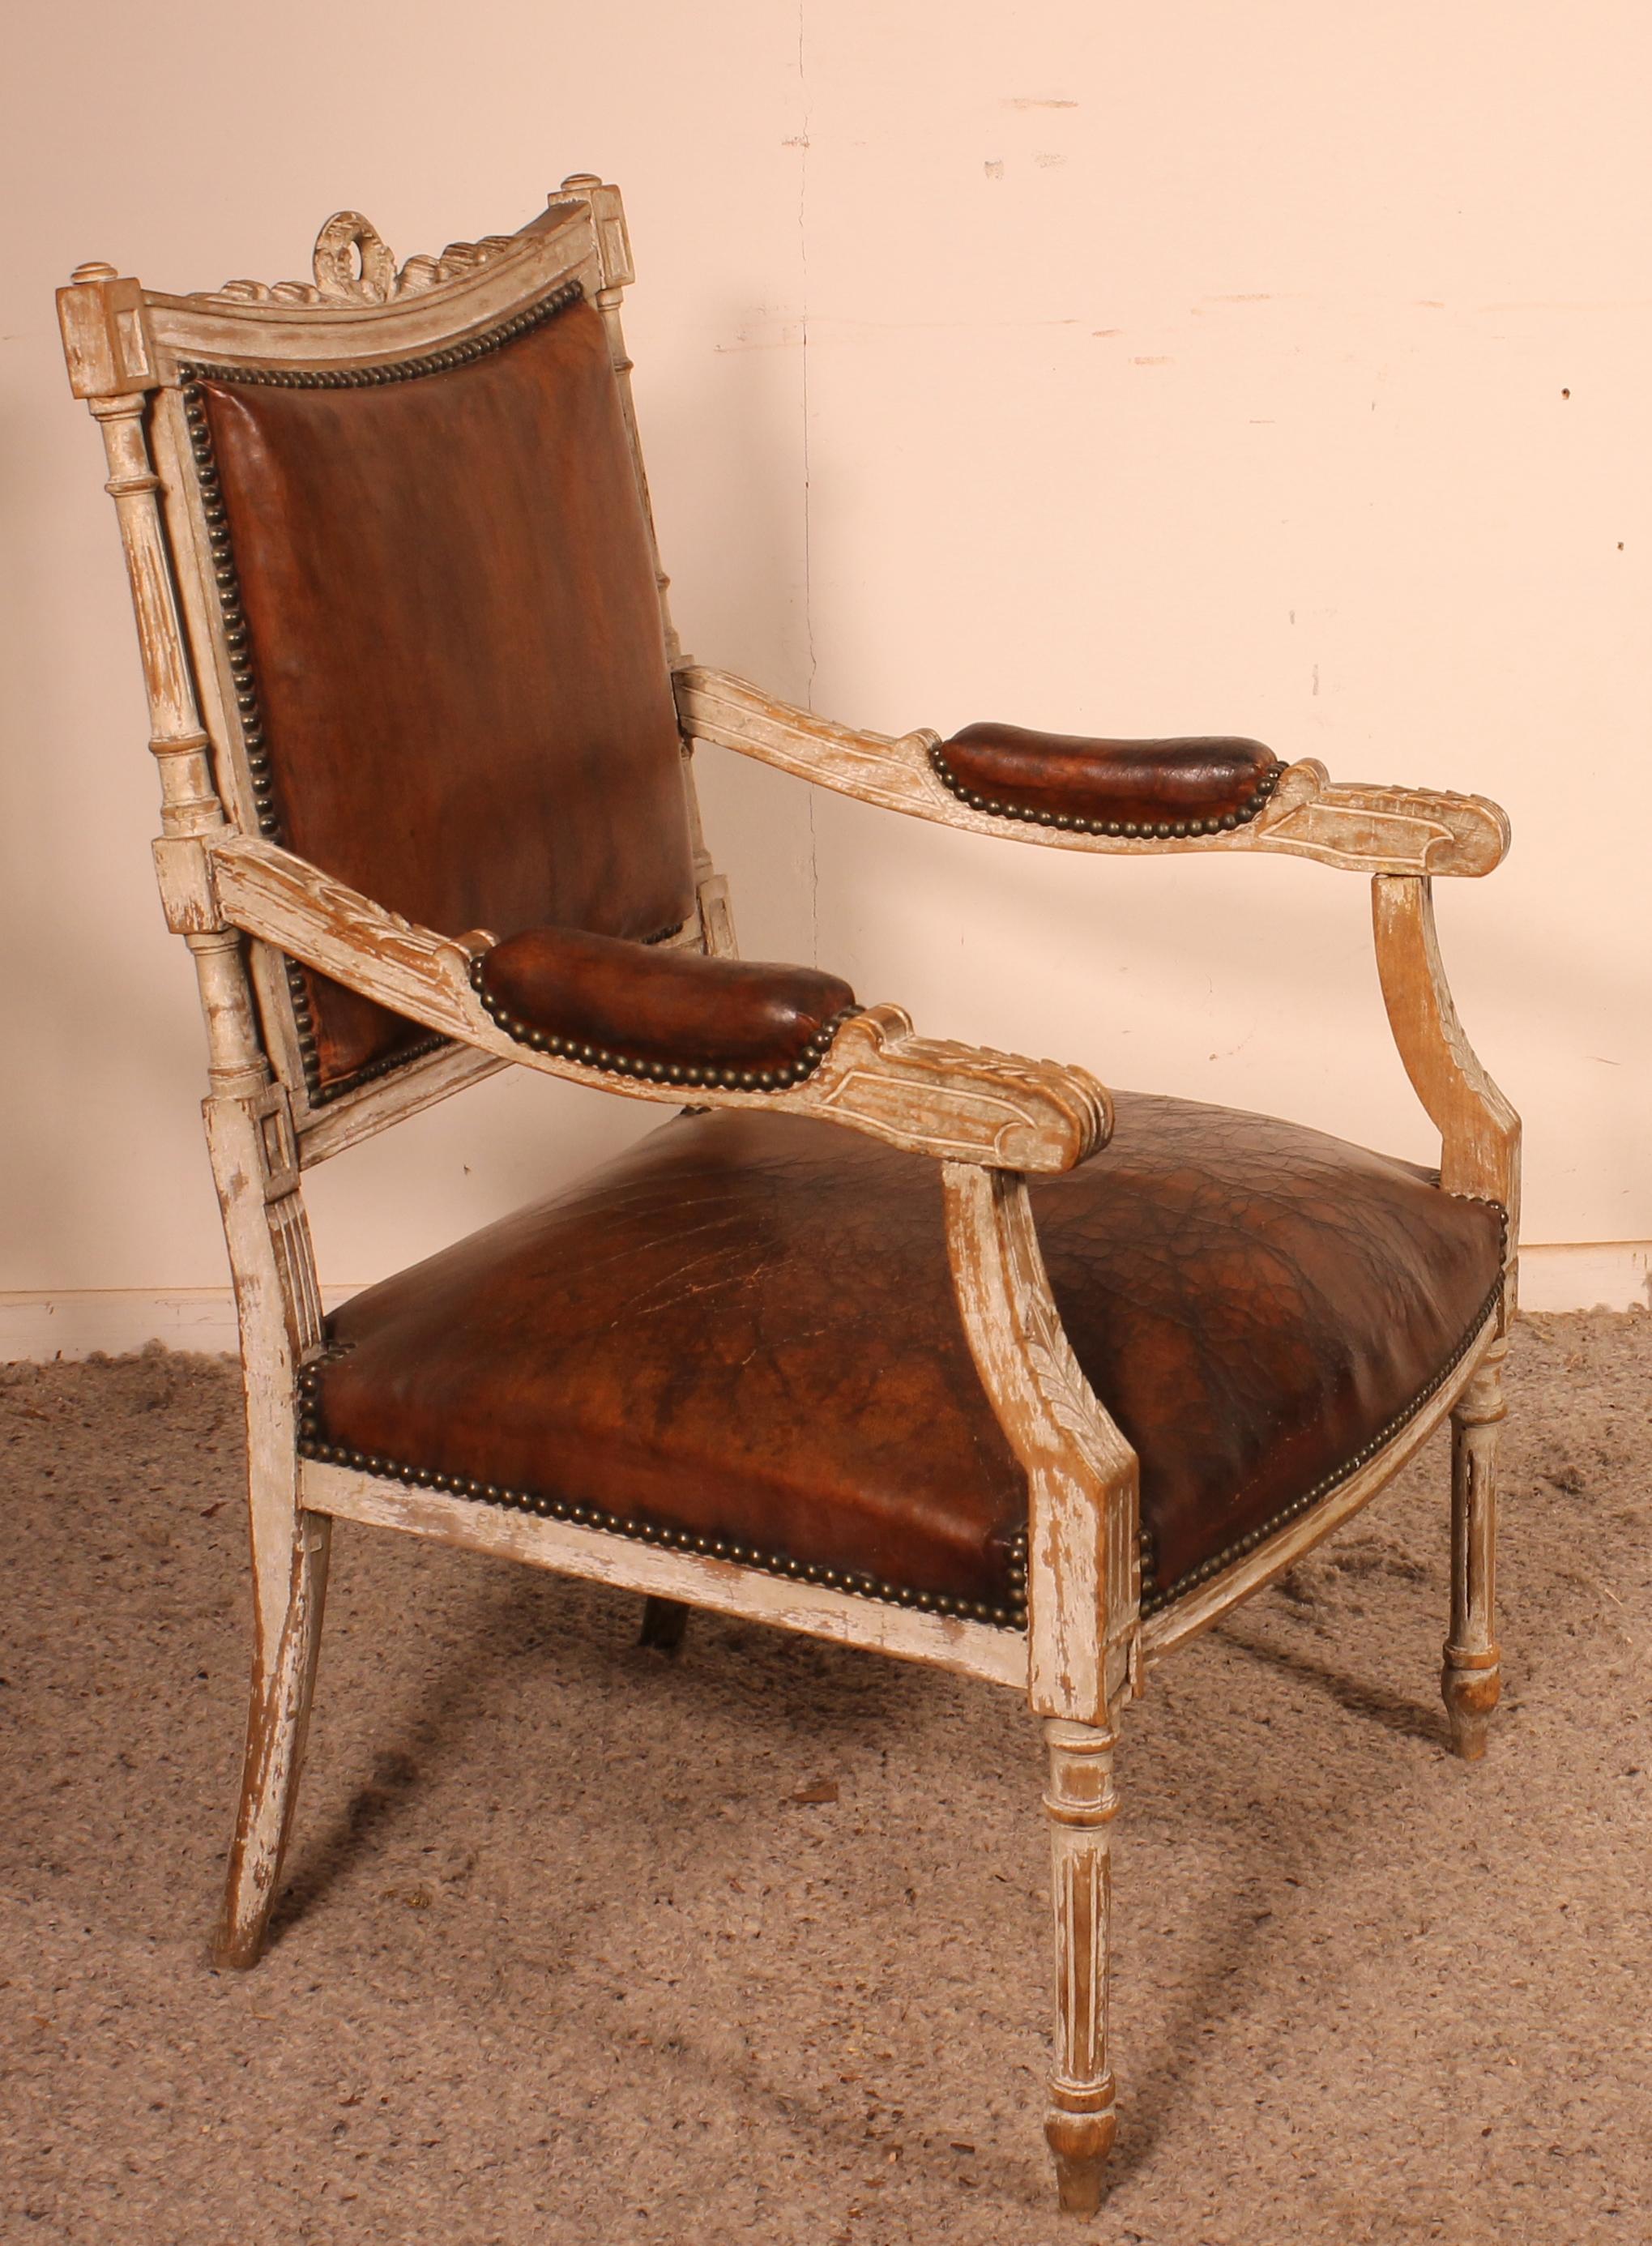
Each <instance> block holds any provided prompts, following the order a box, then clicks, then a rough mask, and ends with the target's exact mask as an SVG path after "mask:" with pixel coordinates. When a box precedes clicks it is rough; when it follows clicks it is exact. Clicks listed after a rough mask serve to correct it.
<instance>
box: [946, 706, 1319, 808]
mask: <svg viewBox="0 0 1652 2246" xmlns="http://www.w3.org/2000/svg"><path fill="white" fill-rule="evenodd" d="M941 752H942V756H943V757H944V758H945V759H946V761H947V765H948V768H949V769H950V771H951V773H952V776H953V779H955V781H956V782H957V784H958V785H959V786H961V787H962V788H964V789H965V790H967V791H969V792H970V793H974V794H977V795H982V796H985V797H986V798H988V800H989V801H992V802H996V803H1004V804H1016V805H1018V806H1021V807H1024V808H1026V809H1028V810H1030V811H1036V812H1038V813H1043V814H1044V815H1045V816H1047V817H1049V818H1051V819H1055V818H1058V817H1062V816H1065V817H1068V818H1076V819H1105V820H1119V821H1121V822H1126V823H1130V824H1132V825H1136V826H1142V827H1152V826H1154V825H1157V824H1159V823H1163V822H1169V823H1172V824H1182V823H1185V822H1187V821H1190V820H1210V819H1214V820H1220V819H1222V818H1223V817H1225V816H1227V814H1228V813H1234V814H1238V813H1243V812H1244V811H1245V810H1246V807H1247V806H1249V805H1251V804H1252V800H1253V798H1254V796H1255V793H1256V791H1257V789H1258V788H1259V786H1261V783H1262V781H1263V779H1265V777H1266V776H1267V775H1268V773H1269V772H1272V771H1273V769H1274V766H1275V763H1276V761H1277V759H1275V755H1274V752H1273V751H1272V750H1271V749H1268V748H1264V747H1263V745H1262V744H1261V742H1260V741H1244V740H1225V739H1197V740H1183V741H1105V740H1086V739H1084V738H1082V737H1080V736H1079V735H1077V734H1073V733H1035V732H1028V731H1026V730H1025V729H1024V728H1023V727H1022V726H1020V725H966V726H965V727H964V729H963V731H962V732H960V733H955V734H954V735H953V736H952V738H951V739H950V740H949V741H943V742H942V745H941Z"/></svg>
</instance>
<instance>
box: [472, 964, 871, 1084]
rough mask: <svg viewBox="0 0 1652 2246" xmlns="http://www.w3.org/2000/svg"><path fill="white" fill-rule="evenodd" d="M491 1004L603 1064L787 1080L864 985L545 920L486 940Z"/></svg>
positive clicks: (544, 1038)
mask: <svg viewBox="0 0 1652 2246" xmlns="http://www.w3.org/2000/svg"><path fill="white" fill-rule="evenodd" d="M472 980H473V982H474V983H475V985H476V988H477V990H478V992H479V995H480V997H481V1000H482V1004H483V1005H484V1006H486V1009H487V1011H488V1012H489V1013H490V1014H491V1015H492V1016H493V1019H494V1020H495V1021H496V1022H498V1023H499V1024H500V1027H501V1028H503V1029H505V1030H506V1031H508V1032H509V1033H510V1035H511V1036H513V1037H514V1038H520V1040H521V1042H522V1043H523V1044H525V1045H534V1046H535V1047H537V1048H538V1049H539V1050H540V1051H545V1052H561V1053H564V1054H566V1055H567V1057H568V1058H570V1059H573V1060H580V1061H586V1062H589V1063H591V1064H592V1065H595V1066H597V1067H607V1068H617V1069H620V1070H622V1072H628V1073H632V1074H636V1075H643V1076H648V1077H650V1078H655V1079H662V1078H663V1079H666V1080H668V1081H670V1082H683V1083H685V1084H720V1085H724V1086H739V1087H740V1088H743V1089H746V1090H752V1089H758V1090H771V1089H777V1088H778V1087H779V1086H782V1085H785V1084H791V1083H795V1082H797V1081H798V1080H799V1079H800V1078H802V1077H804V1076H806V1075H807V1074H808V1073H809V1072H810V1070H811V1069H812V1068H813V1067H814V1065H816V1063H817V1062H818V1061H819V1058H820V1055H821V1053H823V1052H824V1051H825V1050H826V1046H827V1045H829V1044H830V1043H831V1040H832V1034H833V1031H834V1030H835V1029H836V1027H837V1024H838V1023H839V1022H840V1020H841V1019H842V1018H843V1017H844V1015H846V1014H848V1013H853V1011H856V1009H855V996H854V992H853V990H851V989H850V988H849V985H848V984H847V983H845V982H843V981H842V980H841V979H840V977H837V976H835V975H823V974H821V973H819V971H818V970H816V969H814V968H812V967H773V966H767V965H765V964H761V963H758V962H756V961H748V960H743V959H709V958H707V957H706V956H705V955H704V953H703V952H697V951H678V950H670V951H668V950H663V949H659V948H658V947H656V946H653V945H649V944H642V943H625V942H622V940H620V939H619V938H618V937H615V936H590V935H588V934H587V933H586V932H585V931H584V930H583V929H571V928H534V929H526V930H525V931H524V932H523V933H522V934H521V935H520V936H507V937H506V939H505V941H504V942H503V943H498V944H495V945H494V946H493V949H491V950H489V951H486V952H484V953H483V954H482V955H481V956H480V957H479V959H478V960H477V961H476V963H475V965H474V967H473V968H472Z"/></svg>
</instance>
